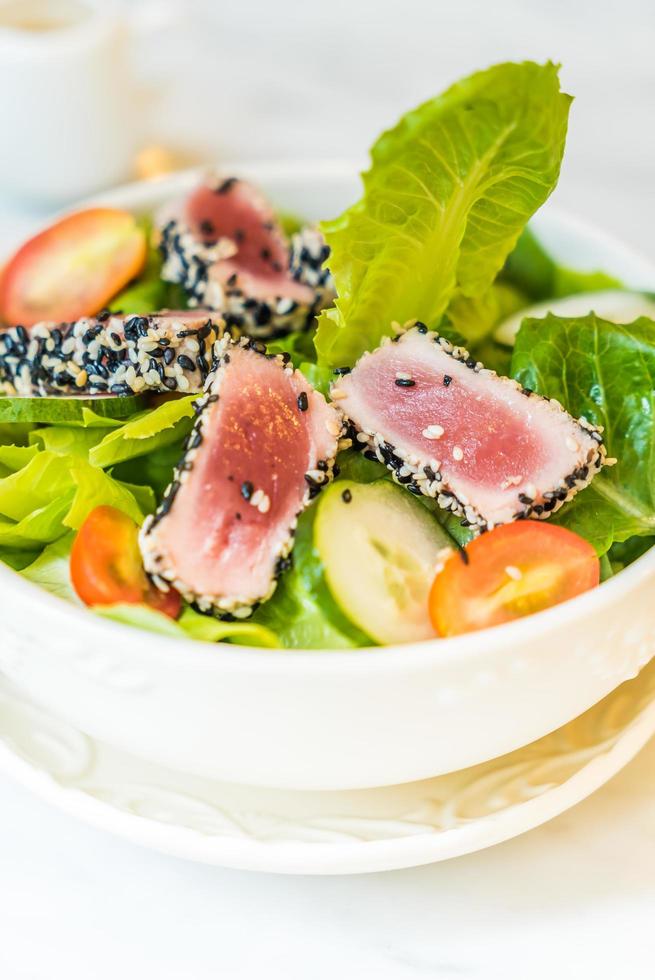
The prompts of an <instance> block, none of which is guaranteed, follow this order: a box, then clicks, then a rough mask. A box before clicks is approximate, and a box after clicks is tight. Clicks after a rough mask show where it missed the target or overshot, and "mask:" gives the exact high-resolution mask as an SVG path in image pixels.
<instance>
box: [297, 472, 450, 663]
mask: <svg viewBox="0 0 655 980" xmlns="http://www.w3.org/2000/svg"><path fill="white" fill-rule="evenodd" d="M314 544H315V546H316V548H317V550H318V552H319V555H320V557H321V561H322V563H323V567H324V570H325V578H326V581H327V584H328V587H329V589H330V592H331V593H332V595H333V597H334V599H335V601H336V602H337V603H338V605H339V606H340V608H341V609H342V611H343V612H344V613H345V614H346V616H347V617H348V618H349V619H350V620H351V621H352V622H353V623H355V624H356V625H357V626H359V628H360V629H362V630H364V632H365V633H367V634H368V635H369V636H371V637H372V638H373V639H374V640H377V641H378V642H379V643H383V644H388V643H411V642H416V641H418V640H427V639H430V638H432V637H434V635H435V630H434V627H433V626H432V623H431V622H430V616H429V613H428V596H429V593H430V587H431V586H432V582H433V579H434V576H435V573H436V566H437V564H438V561H439V558H438V556H439V552H441V551H442V549H443V548H447V547H452V546H453V542H452V540H451V538H450V537H449V536H448V535H447V534H446V532H445V531H444V529H443V528H442V527H441V525H440V524H439V523H438V521H437V520H436V519H435V518H434V517H433V516H432V515H431V514H430V512H429V511H428V510H427V509H426V508H425V507H423V506H422V505H421V504H420V503H419V502H418V501H417V500H415V499H414V498H413V497H412V496H411V495H410V494H409V493H408V492H407V491H406V490H401V489H400V487H397V486H396V485H395V484H393V483H391V482H390V481H388V480H378V481H376V482H375V483H367V484H362V483H354V482H352V481H350V480H339V481H337V482H336V483H333V484H332V486H330V487H329V488H328V489H327V490H326V491H325V493H324V494H323V496H322V499H321V501H320V502H319V505H318V508H317V514H316V522H315V525H314Z"/></svg>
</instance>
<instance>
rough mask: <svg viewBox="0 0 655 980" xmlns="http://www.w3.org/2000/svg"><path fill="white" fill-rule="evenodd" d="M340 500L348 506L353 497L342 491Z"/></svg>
mask: <svg viewBox="0 0 655 980" xmlns="http://www.w3.org/2000/svg"><path fill="white" fill-rule="evenodd" d="M341 499H342V500H343V502H344V504H349V503H350V501H351V500H352V499H353V495H352V493H351V492H350V490H344V491H343V493H342V494H341Z"/></svg>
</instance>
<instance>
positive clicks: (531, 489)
mask: <svg viewBox="0 0 655 980" xmlns="http://www.w3.org/2000/svg"><path fill="white" fill-rule="evenodd" d="M525 492H526V494H527V495H528V497H532V499H533V500H534V499H535V498H536V496H537V488H536V487H535V485H534V483H526V485H525Z"/></svg>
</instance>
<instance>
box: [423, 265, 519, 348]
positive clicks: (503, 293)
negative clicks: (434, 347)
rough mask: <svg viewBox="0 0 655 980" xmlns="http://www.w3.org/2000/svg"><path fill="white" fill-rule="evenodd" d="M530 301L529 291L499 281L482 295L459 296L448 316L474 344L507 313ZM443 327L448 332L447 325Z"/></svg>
mask: <svg viewBox="0 0 655 980" xmlns="http://www.w3.org/2000/svg"><path fill="white" fill-rule="evenodd" d="M528 304H529V300H528V298H527V296H526V295H525V293H522V292H520V291H519V290H518V289H516V287H515V286H511V285H510V284H509V283H506V282H502V281H497V282H494V283H492V284H491V286H489V288H488V289H486V290H485V291H484V292H483V293H481V294H480V295H479V296H475V297H470V296H462V295H459V296H455V298H454V299H453V300H452V302H451V303H450V306H449V307H448V309H447V310H446V315H445V320H446V322H447V323H448V324H449V325H450V326H451V327H453V328H454V329H455V330H456V331H457V333H458V334H459V335H460V336H461V338H462V340H463V343H464V346H466V347H474V346H475V345H476V344H477V343H479V342H480V341H482V340H484V338H485V337H487V336H488V335H489V334H490V333H491V331H492V330H493V329H494V327H496V326H497V325H498V324H499V323H501V322H502V321H503V320H504V319H505V318H506V317H508V316H511V314H512V313H517V312H518V311H519V310H522V309H523V308H524V307H526V306H527V305H528ZM439 330H440V332H441V333H443V332H444V329H443V326H442V325H440V327H439Z"/></svg>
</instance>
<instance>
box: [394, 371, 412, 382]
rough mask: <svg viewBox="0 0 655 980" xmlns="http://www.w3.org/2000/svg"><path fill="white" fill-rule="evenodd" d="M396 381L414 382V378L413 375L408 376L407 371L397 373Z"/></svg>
mask: <svg viewBox="0 0 655 980" xmlns="http://www.w3.org/2000/svg"><path fill="white" fill-rule="evenodd" d="M396 380H397V381H411V380H412V376H411V374H407V373H406V372H405V371H396Z"/></svg>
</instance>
